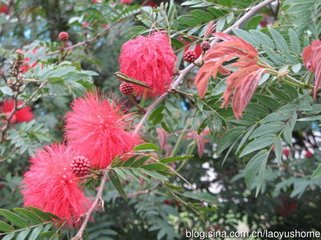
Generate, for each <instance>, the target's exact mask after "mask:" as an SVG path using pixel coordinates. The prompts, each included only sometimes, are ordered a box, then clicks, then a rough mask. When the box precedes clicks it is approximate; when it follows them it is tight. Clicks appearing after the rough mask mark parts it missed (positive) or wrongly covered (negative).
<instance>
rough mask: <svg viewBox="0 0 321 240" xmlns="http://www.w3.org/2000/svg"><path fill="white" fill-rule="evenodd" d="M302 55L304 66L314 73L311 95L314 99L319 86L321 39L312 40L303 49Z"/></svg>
mask: <svg viewBox="0 0 321 240" xmlns="http://www.w3.org/2000/svg"><path fill="white" fill-rule="evenodd" d="M302 55H303V62H304V65H305V67H306V68H307V69H308V70H309V71H311V72H314V74H315V80H314V90H313V97H314V98H315V99H316V97H317V93H318V90H319V89H320V87H321V41H320V40H316V41H313V42H312V44H311V45H309V46H307V47H305V48H304V49H303V53H302Z"/></svg>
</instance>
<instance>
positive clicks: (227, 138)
mask: <svg viewBox="0 0 321 240" xmlns="http://www.w3.org/2000/svg"><path fill="white" fill-rule="evenodd" d="M243 130H244V129H243V127H237V128H232V129H231V130H229V131H228V132H227V133H226V134H225V135H224V137H223V138H221V140H220V142H219V144H218V147H217V152H218V153H222V152H223V151H224V150H225V149H227V148H229V147H230V146H231V145H232V143H233V142H235V139H237V138H238V137H239V136H240V135H242V133H243Z"/></svg>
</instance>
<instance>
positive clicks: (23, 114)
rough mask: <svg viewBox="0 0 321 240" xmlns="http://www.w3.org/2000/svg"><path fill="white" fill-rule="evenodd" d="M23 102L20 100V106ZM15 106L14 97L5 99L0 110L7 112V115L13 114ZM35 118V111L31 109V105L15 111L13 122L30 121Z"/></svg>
mask: <svg viewBox="0 0 321 240" xmlns="http://www.w3.org/2000/svg"><path fill="white" fill-rule="evenodd" d="M22 104H23V102H22V101H18V106H21V105H22ZM13 108H14V101H13V100H12V99H10V100H5V101H3V102H2V106H1V107H0V112H3V113H5V114H6V115H7V116H8V115H10V114H11V112H12V110H13ZM32 119H33V113H32V111H31V107H29V106H28V107H24V108H22V109H20V110H18V111H16V112H15V114H14V115H13V117H12V118H11V121H10V122H11V123H16V122H29V121H31V120H32Z"/></svg>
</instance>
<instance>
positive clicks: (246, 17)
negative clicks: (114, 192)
mask: <svg viewBox="0 0 321 240" xmlns="http://www.w3.org/2000/svg"><path fill="white" fill-rule="evenodd" d="M272 2H274V0H265V1H263V2H261V3H259V4H257V5H255V6H254V7H252V8H250V10H248V11H247V12H246V13H245V14H244V15H243V16H242V17H241V18H240V19H239V20H237V21H236V22H235V23H234V24H233V25H232V26H230V27H229V28H227V29H226V30H224V31H223V32H224V33H229V32H231V31H232V30H233V29H234V28H239V26H241V25H242V24H243V23H245V22H246V21H247V20H249V19H250V18H251V17H252V16H253V15H254V14H255V13H257V12H258V11H259V10H260V9H262V8H264V7H265V6H267V5H269V4H271V3H272ZM216 42H217V40H216V39H214V40H212V41H211V46H213V45H214V44H215V43H216ZM195 62H196V63H200V62H202V56H200V57H199V58H198V59H197V60H196V61H195ZM194 67H195V65H194V64H190V65H188V66H187V67H186V68H184V69H183V70H181V71H180V73H179V75H178V76H177V78H176V80H175V81H174V82H173V84H172V85H171V87H170V89H169V90H168V91H167V92H165V93H163V94H162V95H161V96H160V97H159V98H157V99H156V100H155V102H153V103H152V104H151V105H150V106H149V107H148V108H147V110H146V113H145V115H144V116H143V118H142V119H141V120H140V122H139V123H138V124H137V126H136V128H135V131H134V134H137V133H138V132H139V131H140V129H141V128H142V126H143V125H144V123H145V121H146V120H147V118H148V117H149V115H150V114H151V113H152V111H153V110H154V108H156V107H157V106H158V104H160V103H161V102H162V101H163V100H164V99H165V98H166V97H167V95H168V94H169V93H170V92H171V90H172V89H176V88H177V86H178V85H179V84H180V83H181V81H182V80H183V79H184V77H185V76H186V75H187V74H188V73H189V72H190V71H191V70H192V69H193V68H194Z"/></svg>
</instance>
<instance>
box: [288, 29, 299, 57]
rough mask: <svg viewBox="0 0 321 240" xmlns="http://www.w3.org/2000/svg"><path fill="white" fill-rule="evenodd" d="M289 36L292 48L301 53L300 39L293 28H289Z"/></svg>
mask: <svg viewBox="0 0 321 240" xmlns="http://www.w3.org/2000/svg"><path fill="white" fill-rule="evenodd" d="M289 37H290V48H291V50H292V51H293V52H295V53H296V54H301V47H300V39H299V36H298V35H297V33H296V32H295V31H294V30H293V29H290V30H289Z"/></svg>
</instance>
